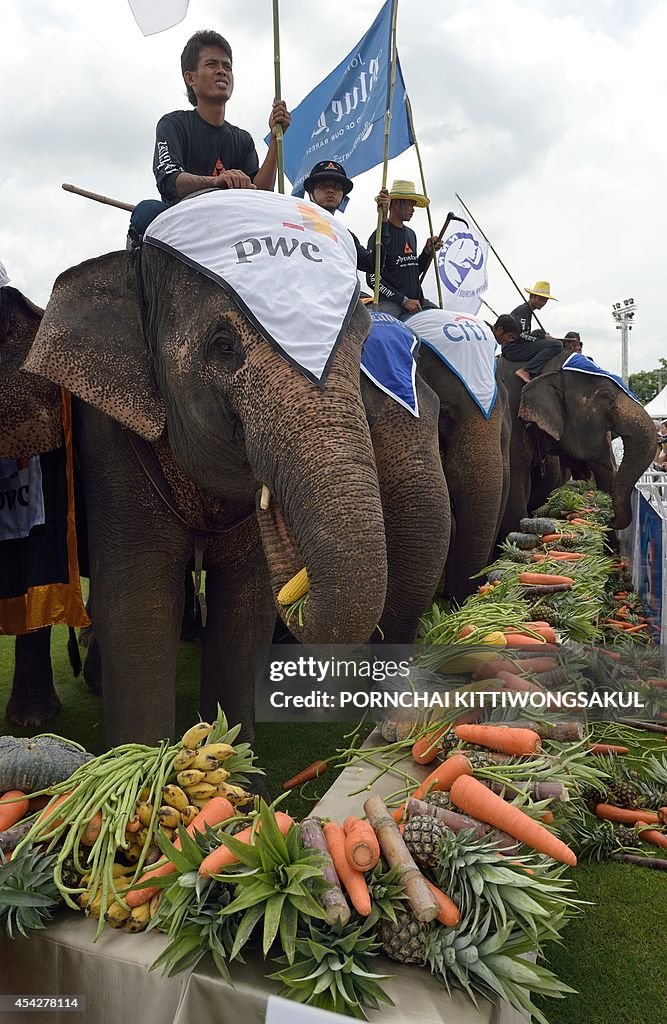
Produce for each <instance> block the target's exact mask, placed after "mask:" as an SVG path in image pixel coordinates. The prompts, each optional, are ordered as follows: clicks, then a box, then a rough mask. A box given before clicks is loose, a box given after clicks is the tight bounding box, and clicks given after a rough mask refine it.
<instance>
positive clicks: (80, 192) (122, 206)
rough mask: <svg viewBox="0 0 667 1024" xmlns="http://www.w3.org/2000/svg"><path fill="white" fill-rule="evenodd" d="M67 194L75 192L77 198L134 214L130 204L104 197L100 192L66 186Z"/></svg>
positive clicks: (64, 186) (75, 186)
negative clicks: (90, 200) (81, 197)
mask: <svg viewBox="0 0 667 1024" xmlns="http://www.w3.org/2000/svg"><path fill="white" fill-rule="evenodd" d="M63 188H64V189H65V192H73V193H74V195H75V196H83V197H84V198H85V199H93V200H94V201H95V202H96V203H104V205H105V206H115V207H116V209H117V210H127V212H128V213H132V210H133V209H134V206H132V205H131V204H130V203H121V201H120V199H110V198H109V196H102V195H100V194H99V192H87V191H86V189H85V188H79V187H78V186H77V185H68V184H64V185H63Z"/></svg>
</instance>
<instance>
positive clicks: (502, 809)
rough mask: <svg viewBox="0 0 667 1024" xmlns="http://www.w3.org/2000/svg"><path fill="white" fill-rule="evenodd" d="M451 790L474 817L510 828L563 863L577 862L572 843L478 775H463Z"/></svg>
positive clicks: (458, 805)
mask: <svg viewBox="0 0 667 1024" xmlns="http://www.w3.org/2000/svg"><path fill="white" fill-rule="evenodd" d="M450 794H451V798H452V800H453V802H454V803H455V804H456V806H457V807H459V808H460V809H461V810H462V811H465V813H466V814H469V815H470V816H471V817H473V818H477V819H478V820H479V821H485V822H486V823H487V825H493V826H495V827H496V828H499V829H502V830H503V832H508V833H509V835H511V836H514V838H515V839H518V840H520V842H522V843H525V844H526V846H530V847H531V849H533V850H537V851H538V852H539V853H544V854H546V855H547V857H552V858H553V859H554V860H558V861H560V862H561V863H562V864H569V865H570V866H571V867H574V866H575V865H576V863H577V858H576V855H575V853H574V851H573V850H571V849H570V847H569V846H566V845H565V843H564V842H562V841H561V840H560V839H558V838H557V837H556V836H554V835H552V833H551V832H549V830H548V829H546V828H544V826H543V825H540V823H539V822H537V821H534V820H533V819H532V818H529V817H528V815H527V814H524V812H523V811H521V810H519V808H518V807H516V806H515V805H514V804H510V803H507V801H506V800H503V798H502V797H500V796H497V795H496V794H495V793H492V792H491V790H489V789H487V788H486V786H483V785H482V783H481V782H479V781H478V780H477V779H474V778H471V777H466V776H464V775H461V776H460V777H459V778H458V779H456V780H455V781H454V783H453V784H452V787H451V789H450Z"/></svg>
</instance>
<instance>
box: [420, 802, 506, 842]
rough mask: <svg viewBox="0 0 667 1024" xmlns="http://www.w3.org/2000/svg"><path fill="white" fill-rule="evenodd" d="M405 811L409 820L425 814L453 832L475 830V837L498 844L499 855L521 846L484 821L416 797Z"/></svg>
mask: <svg viewBox="0 0 667 1024" xmlns="http://www.w3.org/2000/svg"><path fill="white" fill-rule="evenodd" d="M405 810H406V814H407V816H408V818H412V817H414V816H415V815H417V814H425V815H426V816H427V817H429V818H437V819H438V820H439V821H441V822H442V823H443V825H446V826H447V828H450V829H451V830H452V832H465V831H467V830H468V829H474V832H475V835H476V836H478V837H479V838H480V839H481V838H483V837H485V838H486V839H489V840H491V842H495V843H498V851H499V853H508V854H509V853H516V850H517V847H518V846H519V843H518V842H517V840H516V839H515V838H514V836H511V835H509V833H508V832H502V831H501V830H500V829H495V828H492V827H491V825H486V824H485V823H484V822H483V821H478V820H477V818H469V817H468V816H467V815H466V814H459V813H458V812H457V811H450V810H448V809H447V808H446V807H436V806H435V804H430V803H428V801H426V802H425V801H424V800H415V798H414V797H410V799H409V800H408V802H407V805H406V808H405Z"/></svg>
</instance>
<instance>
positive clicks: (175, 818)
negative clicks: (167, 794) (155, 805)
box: [157, 783, 201, 828]
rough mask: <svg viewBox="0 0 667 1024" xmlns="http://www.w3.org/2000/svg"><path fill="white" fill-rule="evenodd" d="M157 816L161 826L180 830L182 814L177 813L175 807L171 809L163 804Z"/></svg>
mask: <svg viewBox="0 0 667 1024" xmlns="http://www.w3.org/2000/svg"><path fill="white" fill-rule="evenodd" d="M200 785H201V783H200ZM184 795H185V794H184ZM186 807H187V797H186ZM157 816H158V821H159V822H160V825H164V826H165V827H166V828H178V826H179V825H180V823H181V812H180V811H177V810H176V808H175V807H170V806H169V805H168V804H163V805H162V807H160V808H159V809H158V812H157Z"/></svg>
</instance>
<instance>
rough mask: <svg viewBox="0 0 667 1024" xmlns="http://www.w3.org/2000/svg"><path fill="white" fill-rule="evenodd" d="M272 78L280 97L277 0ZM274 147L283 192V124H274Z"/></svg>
mask: <svg viewBox="0 0 667 1024" xmlns="http://www.w3.org/2000/svg"><path fill="white" fill-rule="evenodd" d="M273 79H274V90H275V94H276V99H277V100H279V99H281V93H282V88H281V85H280V12H279V10H278V0H273ZM276 128H277V130H276V148H277V161H278V191H279V192H280V193H281V195H284V194H285V157H284V152H283V126H282V125H281V124H279V125H277V126H276Z"/></svg>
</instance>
